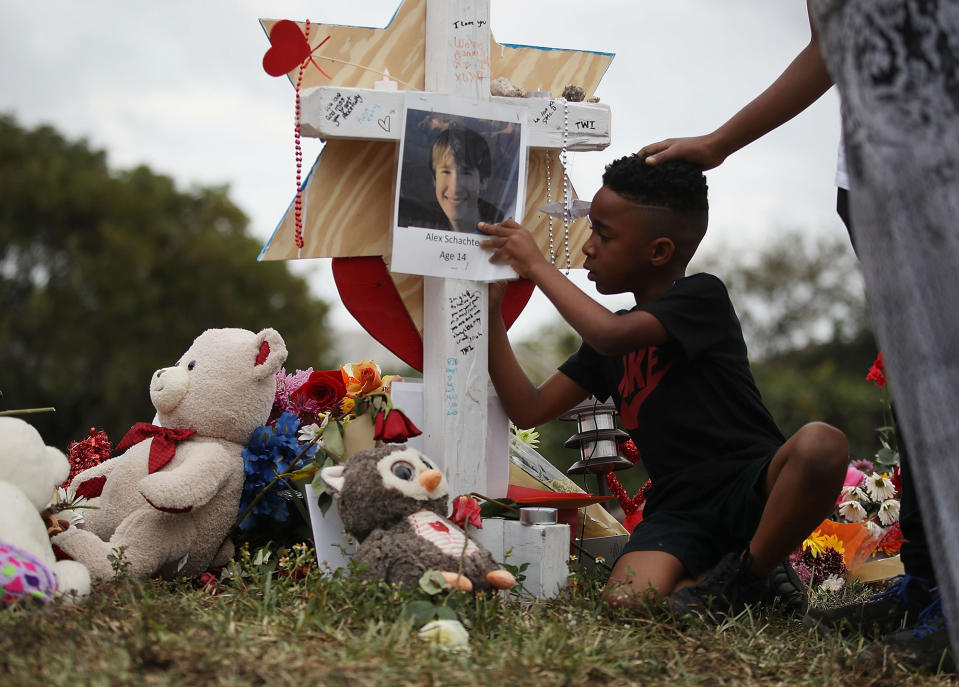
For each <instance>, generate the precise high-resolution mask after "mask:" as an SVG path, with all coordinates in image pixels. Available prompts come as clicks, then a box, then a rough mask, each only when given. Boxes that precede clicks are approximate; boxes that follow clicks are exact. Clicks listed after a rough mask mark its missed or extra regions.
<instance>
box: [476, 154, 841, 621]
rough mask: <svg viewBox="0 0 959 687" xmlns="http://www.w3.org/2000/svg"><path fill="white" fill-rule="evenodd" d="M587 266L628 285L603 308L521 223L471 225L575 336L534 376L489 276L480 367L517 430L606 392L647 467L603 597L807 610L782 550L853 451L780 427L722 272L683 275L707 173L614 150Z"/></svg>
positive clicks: (807, 526) (698, 234) (807, 525)
mask: <svg viewBox="0 0 959 687" xmlns="http://www.w3.org/2000/svg"><path fill="white" fill-rule="evenodd" d="M589 218H590V222H591V225H592V231H591V234H590V237H589V238H588V239H587V241H586V243H585V245H584V246H583V252H584V254H585V256H586V259H585V268H586V270H587V271H588V278H589V279H590V280H591V281H592V282H594V283H595V285H596V289H597V291H599V292H600V293H603V294H612V293H631V294H632V295H633V296H634V298H635V301H636V306H635V307H633V308H632V309H630V310H628V311H626V310H623V311H620V312H617V313H613V312H610V311H609V310H607V309H606V308H605V307H603V306H602V305H601V304H599V303H597V302H596V301H595V300H593V299H592V298H591V297H590V296H589V295H587V294H586V293H585V292H583V291H582V290H580V289H579V287H577V286H576V285H575V284H574V283H573V282H571V281H570V280H569V279H568V278H567V277H566V276H564V275H563V274H562V273H561V272H560V271H559V270H557V269H556V268H555V267H554V266H553V265H551V264H550V263H549V262H548V261H547V260H546V258H545V257H544V256H543V255H542V253H541V252H540V250H539V248H538V247H537V245H536V243H535V241H534V240H533V238H532V236H531V234H530V233H529V231H527V230H526V229H524V228H523V227H522V226H521V225H519V224H518V223H516V222H514V221H512V220H507V221H505V222H502V223H499V224H481V225H480V228H481V229H482V230H483V232H484V233H486V234H487V235H488V238H487V239H486V240H484V241H482V242H481V246H483V247H484V248H486V249H490V250H491V251H492V256H491V258H490V260H491V261H492V262H503V263H508V264H509V265H510V266H511V267H512V268H513V269H514V270H515V271H516V272H517V274H519V276H521V277H525V278H528V279H531V280H532V281H533V282H534V283H535V284H536V285H537V286H538V287H539V288H540V290H541V291H542V292H543V293H544V294H545V295H546V296H547V297H548V298H549V299H550V301H551V302H552V303H553V305H554V306H555V307H556V308H557V310H558V311H559V314H560V315H561V316H562V317H563V318H564V319H565V320H566V321H567V322H568V323H569V324H570V325H571V326H572V327H573V329H575V330H576V332H577V333H578V334H579V335H580V336H581V337H582V345H581V348H580V349H579V351H577V352H576V353H575V354H573V355H572V356H571V357H570V358H569V359H568V360H566V362H564V363H563V364H562V365H561V366H560V367H559V370H558V371H557V372H555V373H554V374H553V375H552V376H551V377H550V378H549V379H547V380H546V381H545V382H544V383H543V384H542V385H540V386H536V385H534V384H533V383H532V382H531V381H530V379H529V377H528V376H527V375H526V374H525V372H524V371H523V369H522V367H521V366H520V364H519V362H518V361H517V358H516V356H515V355H514V353H513V350H512V348H511V346H510V342H509V339H508V338H507V335H506V328H505V326H504V323H503V320H502V316H501V314H500V313H501V310H500V308H501V304H502V299H503V293H504V291H505V288H504V287H505V284H503V283H498V284H493V285H491V287H490V348H489V371H490V377H491V379H492V381H493V384H494V386H495V388H496V392H497V394H498V395H499V398H500V400H501V401H502V402H503V405H504V407H505V409H506V412H507V414H508V415H509V417H510V419H511V420H512V421H513V422H514V423H515V424H516V425H517V426H519V427H521V428H528V427H535V426H537V425H540V424H542V423H544V422H547V421H549V420H552V419H554V418H556V417H559V416H560V415H562V414H563V413H564V412H566V411H568V410H569V409H571V408H573V407H574V406H575V405H577V404H579V403H581V402H582V401H583V400H585V399H586V398H587V397H588V396H590V395H591V394H592V395H594V396H596V398H598V399H599V400H600V401H604V400H606V399H608V398H610V397H612V398H613V400H614V401H615V403H616V404H617V407H618V409H619V413H620V418H621V421H622V424H623V427H624V428H625V429H626V431H627V432H628V433H629V434H630V436H631V438H632V439H633V441H634V442H635V444H636V446H637V448H638V449H639V453H640V455H641V458H642V462H643V464H644V466H645V467H646V469H647V471H648V472H649V476H650V478H651V480H652V487H651V488H650V489H649V491H648V492H647V501H646V506H645V509H644V515H643V520H642V522H640V523H639V524H638V525H637V526H636V528H635V530H634V531H633V533H632V534H631V535H630V539H629V542H628V544H627V545H626V546H625V548H624V550H623V552H622V553H621V555H620V557H619V558H618V559H617V561H616V562H615V564H614V566H613V569H612V573H611V574H610V577H609V581H608V583H607V586H606V590H605V592H604V598H605V599H606V601H607V602H609V603H611V604H614V605H634V604H637V603H640V602H642V601H645V600H649V599H658V598H666V597H669V601H670V605H671V606H672V607H673V609H674V610H675V611H676V612H677V614H679V615H684V614H686V613H689V612H696V613H700V614H704V613H706V612H707V611H708V612H709V613H713V614H737V613H739V612H740V611H742V610H743V609H744V608H745V607H746V606H747V605H750V606H752V605H756V604H764V603H771V602H773V601H775V600H777V599H778V600H779V601H780V602H781V603H784V604H785V605H786V607H787V609H789V610H791V611H795V612H798V613H803V612H805V610H806V605H807V599H806V594H805V590H804V588H803V586H802V584H801V583H800V581H799V578H798V576H797V575H796V573H795V571H794V570H793V569H792V568H791V566H790V565H789V562H788V557H789V554H790V553H791V552H792V551H794V550H795V549H796V548H797V547H798V546H799V545H800V544H801V543H802V541H803V539H805V538H806V537H807V536H808V535H809V534H810V533H811V532H812V531H813V530H814V529H815V528H816V527H817V526H818V525H819V523H821V522H822V520H823V519H825V518H826V517H827V516H828V515H829V513H830V512H831V511H832V509H833V506H834V504H835V502H836V497H837V496H838V494H839V491H840V488H841V487H842V484H843V479H844V476H845V473H846V466H847V463H848V449H847V444H846V439H845V436H844V435H843V433H842V432H840V431H839V430H838V429H836V428H834V427H832V426H829V425H827V424H824V423H821V422H812V423H810V424H807V425H805V426H803V427H801V428H800V429H799V430H798V431H797V432H796V433H795V434H793V435H792V436H791V437H789V438H788V439H787V438H786V437H785V436H784V435H783V434H782V432H781V431H780V429H779V427H778V426H777V425H776V422H775V421H774V419H773V417H772V415H771V414H770V413H769V411H768V410H767V409H766V407H765V405H764V404H763V401H762V397H761V395H760V392H759V389H758V388H757V386H756V383H755V381H754V379H753V375H752V372H751V370H750V366H749V361H748V358H747V351H746V344H745V342H744V340H743V334H742V329H741V327H740V323H739V319H738V317H737V315H736V311H735V309H734V307H733V304H732V302H731V300H730V297H729V294H728V293H727V291H726V287H725V285H724V284H723V282H722V281H721V280H720V279H719V278H718V277H716V276H713V275H711V274H704V273H701V274H691V275H687V274H686V267H687V264H688V263H689V261H690V259H691V258H692V257H693V255H694V253H695V252H696V249H697V247H698V246H699V243H700V241H701V240H702V238H703V236H704V235H705V232H706V226H707V222H708V201H707V185H706V179H705V177H704V176H703V174H702V172H701V171H700V170H699V168H698V167H696V166H695V165H693V164H691V163H688V162H685V161H681V160H675V161H670V162H668V163H662V164H659V165H655V166H651V165H647V164H646V163H645V161H644V157H641V156H629V157H624V158H621V159H619V160H616V161H615V162H613V163H612V164H610V165H609V166H608V167H607V168H606V171H605V173H604V175H603V186H602V187H601V188H600V189H599V191H597V192H596V195H595V196H594V197H593V200H592V205H591V208H590V213H589Z"/></svg>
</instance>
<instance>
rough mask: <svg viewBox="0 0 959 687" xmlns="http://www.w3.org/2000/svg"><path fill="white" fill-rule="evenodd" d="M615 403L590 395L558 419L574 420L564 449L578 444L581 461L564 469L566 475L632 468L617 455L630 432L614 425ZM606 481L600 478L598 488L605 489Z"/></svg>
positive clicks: (603, 472) (631, 465) (600, 472)
mask: <svg viewBox="0 0 959 687" xmlns="http://www.w3.org/2000/svg"><path fill="white" fill-rule="evenodd" d="M616 414H617V413H616V405H615V404H614V403H613V402H612V401H606V402H605V403H600V402H599V401H598V400H597V399H596V397H594V396H590V397H589V398H588V399H586V400H585V401H583V402H582V403H580V404H579V405H578V406H576V407H575V408H573V409H572V410H570V411H569V412H568V413H566V414H564V415H562V416H561V417H560V419H561V420H576V423H577V428H578V430H579V431H578V432H576V434H574V435H573V436H571V437H570V438H569V439H567V440H566V443H565V444H564V446H566V448H573V447H578V448H579V452H580V456H581V458H580V460H578V461H576V462H575V463H573V465H572V466H571V467H570V468H569V470H567V471H566V473H567V474H569V475H580V474H583V473H594V474H605V473H607V472H616V471H617V470H625V469H626V468H631V467H633V464H632V463H631V462H629V461H628V460H626V459H625V458H623V457H622V456H621V455H619V444H621V443H623V442H624V441H626V440H627V439H629V435H628V434H627V433H626V432H624V431H623V430H621V429H618V428H617V427H616ZM605 483H606V481H605V480H600V485H601V486H600V491H603V490H604V487H605Z"/></svg>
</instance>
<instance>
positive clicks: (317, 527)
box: [303, 484, 356, 572]
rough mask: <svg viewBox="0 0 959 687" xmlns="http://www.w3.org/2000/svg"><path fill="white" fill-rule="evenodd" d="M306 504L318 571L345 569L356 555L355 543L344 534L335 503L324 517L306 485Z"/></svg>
mask: <svg viewBox="0 0 959 687" xmlns="http://www.w3.org/2000/svg"><path fill="white" fill-rule="evenodd" d="M303 491H304V493H305V494H306V503H307V507H308V508H309V511H310V527H311V528H312V529H313V545H314V546H315V547H316V562H317V563H318V564H319V566H320V570H322V571H324V572H327V571H328V572H332V571H334V570H336V569H337V568H345V567H346V565H347V563H348V561H349V560H350V556H352V555H353V554H354V553H356V541H354V539H353V538H352V537H350V536H349V535H347V534H346V531H345V530H344V529H343V521H342V520H341V519H340V512H339V511H338V510H337V508H336V503H334V504H333V505H332V506H330V507H329V509H327V511H326V515H324V514H323V512H322V511H321V510H320V507H319V506H318V505H317V504H316V492H315V491H313V487H312V486H310V485H309V484H307V485H306V486H305V487H304V488H303Z"/></svg>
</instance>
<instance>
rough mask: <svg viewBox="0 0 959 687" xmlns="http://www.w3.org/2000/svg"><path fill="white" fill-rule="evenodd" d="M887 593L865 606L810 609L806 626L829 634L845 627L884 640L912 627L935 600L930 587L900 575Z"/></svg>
mask: <svg viewBox="0 0 959 687" xmlns="http://www.w3.org/2000/svg"><path fill="white" fill-rule="evenodd" d="M893 580H894V581H893V583H892V584H891V585H889V587H887V588H886V590H885V591H883V592H881V593H879V594H875V595H873V596H871V597H869V600H868V601H866V602H864V603H855V604H846V605H845V606H838V607H836V608H810V609H809V612H808V613H807V615H806V617H805V618H803V624H805V625H808V626H814V627H816V628H817V629H818V630H819V632H821V633H823V634H828V633H829V632H830V631H833V630H838V629H841V628H842V627H843V626H846V627H848V628H851V629H853V630H856V631H859V632H861V633H862V634H865V635H867V636H869V637H882V636H884V635H888V634H890V633H892V632H895V631H896V630H900V629H902V628H904V627H908V626H909V625H912V624H913V623H914V622H916V620H917V619H918V618H919V614H920V613H921V612H922V611H923V609H925V608H926V607H927V606H929V604H931V603H932V601H933V600H934V598H935V595H934V594H933V593H932V592H931V590H930V589H929V583H928V582H927V581H926V580H924V579H923V578H921V577H913V576H912V575H899V576H897V577H894V578H893Z"/></svg>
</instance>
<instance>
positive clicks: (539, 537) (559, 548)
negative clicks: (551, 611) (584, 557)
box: [470, 518, 569, 598]
mask: <svg viewBox="0 0 959 687" xmlns="http://www.w3.org/2000/svg"><path fill="white" fill-rule="evenodd" d="M470 536H471V537H473V538H475V539H476V541H478V542H479V543H481V544H482V545H483V546H485V547H486V548H487V549H488V550H489V552H490V553H491V554H493V558H495V559H496V560H497V561H499V562H504V561H505V562H506V563H508V564H509V565H516V566H521V565H523V564H524V563H529V566H528V567H527V568H526V571H525V575H526V579H525V580H524V581H523V586H524V587H525V588H526V590H527V591H528V592H529V593H530V594H532V595H533V596H534V597H537V598H549V597H552V596H556V594H558V593H559V591H560V590H561V589H562V588H563V587H565V586H566V585H567V584H568V578H569V567H568V562H569V525H521V524H520V523H519V522H517V521H516V520H503V519H501V518H486V519H484V520H483V529H481V530H473V529H471V530H470ZM507 554H508V555H507Z"/></svg>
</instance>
